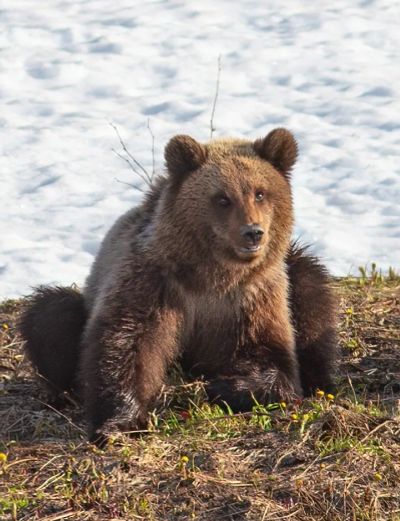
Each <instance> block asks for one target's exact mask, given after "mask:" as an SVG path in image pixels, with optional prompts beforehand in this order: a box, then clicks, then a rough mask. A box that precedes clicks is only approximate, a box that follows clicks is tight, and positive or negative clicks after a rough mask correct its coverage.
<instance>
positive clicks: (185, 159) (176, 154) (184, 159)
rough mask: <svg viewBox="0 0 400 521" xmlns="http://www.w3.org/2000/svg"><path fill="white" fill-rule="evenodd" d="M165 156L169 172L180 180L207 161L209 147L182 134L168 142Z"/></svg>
mask: <svg viewBox="0 0 400 521" xmlns="http://www.w3.org/2000/svg"><path fill="white" fill-rule="evenodd" d="M164 157H165V162H166V165H167V169H168V172H169V174H170V175H171V176H173V177H174V178H175V179H176V180H180V179H181V178H182V177H183V176H184V175H185V174H188V173H189V172H193V170H196V169H197V168H199V167H200V166H201V165H202V164H203V163H205V162H206V160H207V149H206V147H205V146H203V145H201V144H200V143H198V142H197V141H196V140H194V139H193V138H192V137H190V136H185V135H180V136H175V137H173V138H172V139H171V140H170V142H169V143H168V144H167V146H166V147H165V152H164Z"/></svg>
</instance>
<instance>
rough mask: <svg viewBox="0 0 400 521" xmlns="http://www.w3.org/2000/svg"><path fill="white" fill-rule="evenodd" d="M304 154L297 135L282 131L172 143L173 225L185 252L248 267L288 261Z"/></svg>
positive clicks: (177, 139) (170, 204)
mask: <svg viewBox="0 0 400 521" xmlns="http://www.w3.org/2000/svg"><path fill="white" fill-rule="evenodd" d="M296 157H297V145H296V141H295V139H294V137H293V135H292V134H291V133H290V132H289V131H288V130H285V129H281V128H279V129H275V130H273V131H272V132H270V133H269V134H268V135H267V136H266V137H265V138H262V139H258V140H256V141H255V142H250V141H245V140H237V139H226V140H214V141H211V142H209V143H207V144H204V145H203V144H200V143H198V142H197V141H195V140H194V139H193V138H191V137H189V136H184V135H180V136H176V137H174V138H173V139H171V141H170V142H169V143H168V144H167V146H166V149H165V160H166V166H167V170H168V178H169V197H168V204H167V207H168V208H169V211H168V217H167V221H168V225H169V226H167V227H168V228H169V235H170V236H171V234H172V235H175V241H176V244H177V245H178V249H179V251H180V254H179V255H182V256H185V257H186V256H187V255H186V252H188V253H189V255H192V257H193V258H194V257H195V256H196V253H198V254H199V255H198V258H200V259H202V258H204V256H207V257H206V258H210V257H211V258H214V259H216V260H217V261H223V262H224V263H226V262H227V261H229V262H230V263H232V262H233V263H240V264H242V265H243V264H250V265H254V264H258V263H260V262H262V261H263V260H264V259H267V258H268V259H270V260H272V259H276V258H283V257H284V255H285V254H286V251H287V248H288V245H289V242H290V236H291V231H292V225H293V211H292V198H291V189H290V172H291V169H292V167H293V165H294V163H295V161H296ZM171 226H172V229H171ZM193 250H194V251H193Z"/></svg>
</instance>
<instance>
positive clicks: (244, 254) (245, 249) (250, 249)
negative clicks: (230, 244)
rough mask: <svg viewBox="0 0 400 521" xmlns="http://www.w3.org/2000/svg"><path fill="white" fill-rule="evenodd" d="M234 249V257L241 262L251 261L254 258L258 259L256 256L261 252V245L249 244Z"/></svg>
mask: <svg viewBox="0 0 400 521" xmlns="http://www.w3.org/2000/svg"><path fill="white" fill-rule="evenodd" d="M235 249H236V255H237V256H238V257H239V258H240V259H243V260H251V259H254V258H255V257H258V255H259V254H260V252H261V245H260V244H251V245H250V244H249V245H248V246H241V247H239V248H235Z"/></svg>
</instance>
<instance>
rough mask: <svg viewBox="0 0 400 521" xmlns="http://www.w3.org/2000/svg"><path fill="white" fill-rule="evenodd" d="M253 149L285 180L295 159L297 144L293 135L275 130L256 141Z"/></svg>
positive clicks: (282, 130)
mask: <svg viewBox="0 0 400 521" xmlns="http://www.w3.org/2000/svg"><path fill="white" fill-rule="evenodd" d="M253 148H254V150H255V152H256V154H258V155H259V156H260V157H261V158H262V159H265V160H266V161H268V162H269V163H271V165H272V166H274V167H275V168H276V169H277V170H279V171H280V172H281V173H282V174H283V175H284V177H285V178H286V179H289V178H290V171H291V169H292V167H293V165H294V164H295V162H296V159H297V151H298V149H297V143H296V139H295V138H294V136H293V134H292V133H291V132H289V130H286V129H285V128H276V129H275V130H273V131H272V132H270V133H269V134H268V135H267V136H266V137H265V138H263V139H257V141H255V142H254V144H253Z"/></svg>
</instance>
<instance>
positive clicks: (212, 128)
mask: <svg viewBox="0 0 400 521" xmlns="http://www.w3.org/2000/svg"><path fill="white" fill-rule="evenodd" d="M220 77H221V55H219V56H218V69H217V83H216V85H215V95H214V101H213V106H212V111H211V119H210V139H212V137H213V132H214V130H215V127H214V116H215V107H216V106H217V99H218V93H219V81H220Z"/></svg>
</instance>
